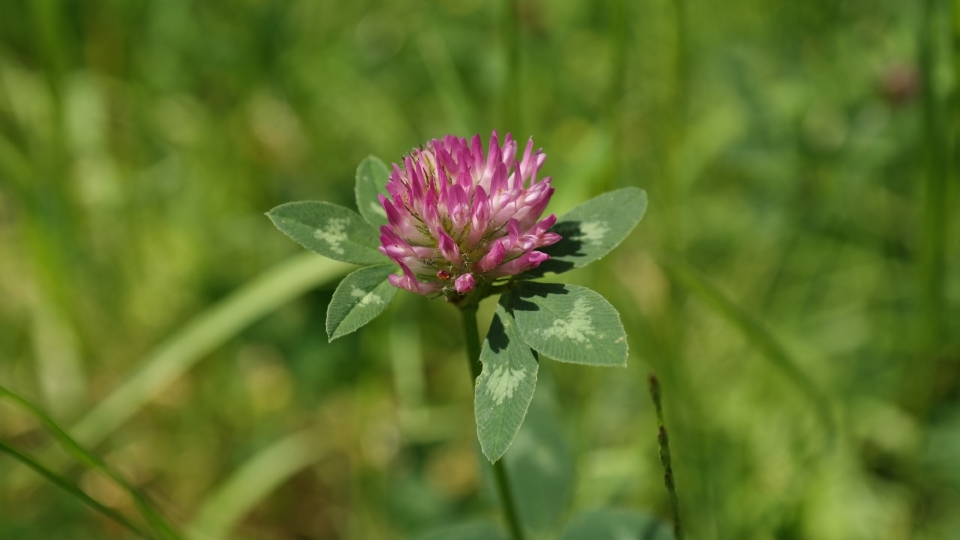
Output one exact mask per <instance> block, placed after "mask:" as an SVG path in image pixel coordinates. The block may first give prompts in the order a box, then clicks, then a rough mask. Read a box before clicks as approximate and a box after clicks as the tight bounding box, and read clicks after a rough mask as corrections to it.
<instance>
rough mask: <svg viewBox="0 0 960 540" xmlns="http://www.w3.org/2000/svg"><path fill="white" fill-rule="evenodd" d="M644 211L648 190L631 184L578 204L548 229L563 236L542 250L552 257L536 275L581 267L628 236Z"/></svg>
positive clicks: (641, 217) (604, 253)
mask: <svg viewBox="0 0 960 540" xmlns="http://www.w3.org/2000/svg"><path fill="white" fill-rule="evenodd" d="M646 211H647V192H646V191H644V190H642V189H638V188H634V187H628V188H623V189H618V190H615V191H610V192H607V193H604V194H602V195H599V196H597V197H594V198H592V199H590V200H589V201H586V202H584V203H581V204H579V205H577V206H576V207H574V208H573V209H572V210H570V211H569V212H567V213H566V214H565V215H564V216H563V217H561V218H560V219H559V220H557V223H556V225H554V226H553V227H552V228H551V229H550V230H551V231H553V232H555V233H557V234H559V235H560V236H562V237H563V239H562V240H560V241H559V242H557V243H556V244H554V245H552V246H549V247H546V248H544V249H543V250H542V251H544V252H545V253H546V254H548V255H550V257H551V258H550V260H549V261H546V262H545V263H543V264H542V265H540V267H539V268H538V270H539V271H540V272H539V274H538V275H543V274H544V273H546V272H555V273H558V274H559V273H561V272H566V271H567V270H572V269H574V268H583V267H584V266H586V265H588V264H590V263H592V262H593V261H596V260H598V259H600V258H601V257H603V256H605V255H606V254H607V253H610V251H612V250H613V248H615V247H617V246H618V245H620V243H621V242H623V241H624V240H625V239H626V238H627V236H628V235H629V234H630V232H631V231H633V229H634V227H636V226H637V223H640V220H641V219H643V215H644V213H646Z"/></svg>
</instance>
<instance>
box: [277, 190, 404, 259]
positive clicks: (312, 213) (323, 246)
mask: <svg viewBox="0 0 960 540" xmlns="http://www.w3.org/2000/svg"><path fill="white" fill-rule="evenodd" d="M267 216H268V217H269V218H270V220H271V221H273V224H274V225H276V226H277V228H278V229H280V230H281V231H283V233H284V234H286V235H287V236H289V237H290V238H292V239H293V240H295V241H296V242H297V243H298V244H300V245H301V246H303V247H305V248H307V249H309V250H310V251H312V252H314V253H317V254H318V255H323V256H324V257H327V258H329V259H333V260H336V261H341V262H346V263H353V264H381V263H383V262H385V260H386V259H385V257H384V256H383V255H382V254H381V253H380V252H379V251H378V250H377V246H378V245H379V240H378V236H377V231H376V229H374V228H373V227H371V226H370V225H369V224H368V223H366V222H365V221H363V218H361V217H360V216H359V215H358V214H357V213H356V212H354V211H353V210H350V209H348V208H344V207H342V206H338V205H336V204H331V203H328V202H321V201H300V202H292V203H287V204H281V205H280V206H278V207H276V208H274V209H273V210H270V211H269V212H267Z"/></svg>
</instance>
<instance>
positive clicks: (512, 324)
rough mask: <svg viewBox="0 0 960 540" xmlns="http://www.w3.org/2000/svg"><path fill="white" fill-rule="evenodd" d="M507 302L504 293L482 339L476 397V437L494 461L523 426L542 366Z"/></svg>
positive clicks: (486, 454) (491, 460) (501, 454)
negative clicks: (522, 334) (521, 335)
mask: <svg viewBox="0 0 960 540" xmlns="http://www.w3.org/2000/svg"><path fill="white" fill-rule="evenodd" d="M508 302H509V298H508V297H507V296H506V295H504V297H502V298H501V301H500V304H498V305H497V313H496V315H495V316H494V318H493V322H492V323H491V324H490V331H489V332H487V339H486V340H485V341H484V342H483V350H482V352H481V353H480V362H481V363H482V364H483V372H482V373H481V374H480V376H479V377H477V384H476V388H475V393H476V395H475V397H474V411H475V414H476V417H477V437H478V438H479V439H480V448H481V449H482V450H483V454H484V455H485V456H487V459H489V460H490V462H491V463H493V462H495V461H497V460H498V459H500V457H501V456H503V453H504V452H506V451H507V448H509V447H510V443H512V442H513V438H514V437H515V436H516V435H517V431H519V430H520V425H521V424H523V418H524V417H525V416H526V415H527V407H529V406H530V400H532V399H533V391H534V390H535V389H536V387H537V370H538V369H539V367H540V366H539V364H538V363H537V359H536V358H534V356H533V351H531V350H530V347H528V346H527V344H526V343H524V342H523V339H521V337H520V332H519V331H518V330H517V323H516V321H514V320H513V315H511V314H510V312H508V311H507V309H505V305H506V306H509V303H508Z"/></svg>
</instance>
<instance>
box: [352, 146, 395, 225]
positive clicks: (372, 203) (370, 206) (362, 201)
mask: <svg viewBox="0 0 960 540" xmlns="http://www.w3.org/2000/svg"><path fill="white" fill-rule="evenodd" d="M389 178H390V169H388V168H387V166H386V165H384V163H383V162H382V161H380V159H379V158H377V157H376V156H369V157H367V158H366V159H364V160H363V161H361V162H360V166H359V167H357V185H356V188H355V192H356V196H357V209H358V210H360V215H362V216H363V219H365V220H367V223H369V224H371V225H373V226H374V227H379V226H381V225H386V224H387V213H386V212H385V211H384V210H383V206H381V205H380V200H379V199H377V195H388V193H387V179H389Z"/></svg>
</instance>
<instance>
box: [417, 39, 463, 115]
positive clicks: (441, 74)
mask: <svg viewBox="0 0 960 540" xmlns="http://www.w3.org/2000/svg"><path fill="white" fill-rule="evenodd" d="M417 45H418V46H419V48H420V56H421V57H423V63H424V64H425V65H426V66H427V73H429V74H430V81H431V82H432V83H433V87H434V91H435V92H436V93H437V94H438V95H439V97H440V100H441V102H442V103H443V108H444V109H445V111H446V113H447V118H448V119H449V121H450V124H451V127H452V131H453V132H455V133H462V134H467V133H472V132H473V131H474V130H475V129H476V127H477V122H476V119H475V118H474V115H473V108H472V107H471V105H470V98H469V96H468V95H467V91H466V89H465V87H464V85H463V81H462V80H461V78H460V74H459V73H457V66H456V65H455V63H454V61H453V58H452V57H451V56H450V51H449V49H447V44H446V42H445V41H444V40H443V36H441V35H440V34H439V33H437V32H435V31H434V32H428V33H426V34H424V35H423V36H422V37H421V38H420V39H419V40H418V41H417Z"/></svg>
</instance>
